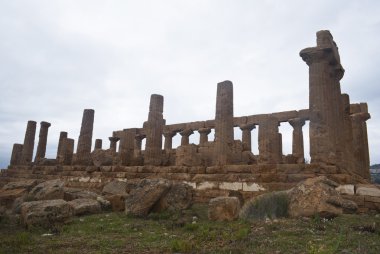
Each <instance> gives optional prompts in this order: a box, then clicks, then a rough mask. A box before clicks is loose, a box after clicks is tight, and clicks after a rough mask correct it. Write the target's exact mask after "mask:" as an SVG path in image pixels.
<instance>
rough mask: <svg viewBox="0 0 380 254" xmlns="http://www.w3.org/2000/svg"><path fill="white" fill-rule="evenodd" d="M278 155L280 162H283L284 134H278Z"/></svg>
mask: <svg viewBox="0 0 380 254" xmlns="http://www.w3.org/2000/svg"><path fill="white" fill-rule="evenodd" d="M278 154H279V158H280V162H281V161H282V134H281V133H278Z"/></svg>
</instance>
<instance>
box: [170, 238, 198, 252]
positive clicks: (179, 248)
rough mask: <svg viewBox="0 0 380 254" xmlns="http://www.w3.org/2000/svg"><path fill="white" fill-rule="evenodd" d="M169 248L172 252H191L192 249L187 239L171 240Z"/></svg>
mask: <svg viewBox="0 0 380 254" xmlns="http://www.w3.org/2000/svg"><path fill="white" fill-rule="evenodd" d="M170 247H171V250H172V251H173V252H185V253H186V252H191V251H192V249H193V248H192V245H191V243H190V242H188V241H184V240H177V239H176V240H173V241H172V242H171V243H170Z"/></svg>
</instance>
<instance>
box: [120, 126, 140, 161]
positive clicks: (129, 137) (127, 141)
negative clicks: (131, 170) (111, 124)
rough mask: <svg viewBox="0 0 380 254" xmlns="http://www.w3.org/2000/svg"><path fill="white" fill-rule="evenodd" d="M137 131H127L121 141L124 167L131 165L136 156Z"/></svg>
mask: <svg viewBox="0 0 380 254" xmlns="http://www.w3.org/2000/svg"><path fill="white" fill-rule="evenodd" d="M136 134H137V129H135V128H132V129H125V130H124V131H123V136H122V137H121V139H120V146H119V156H120V161H121V163H122V164H123V165H130V164H131V162H132V159H133V156H134V149H135V138H136Z"/></svg>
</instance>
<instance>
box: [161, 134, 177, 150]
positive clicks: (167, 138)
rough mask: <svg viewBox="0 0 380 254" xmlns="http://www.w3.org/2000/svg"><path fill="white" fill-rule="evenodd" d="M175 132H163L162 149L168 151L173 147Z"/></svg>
mask: <svg viewBox="0 0 380 254" xmlns="http://www.w3.org/2000/svg"><path fill="white" fill-rule="evenodd" d="M176 134H177V132H175V131H166V132H164V137H165V143H164V149H165V151H170V150H172V148H173V137H174V136H175V135H176Z"/></svg>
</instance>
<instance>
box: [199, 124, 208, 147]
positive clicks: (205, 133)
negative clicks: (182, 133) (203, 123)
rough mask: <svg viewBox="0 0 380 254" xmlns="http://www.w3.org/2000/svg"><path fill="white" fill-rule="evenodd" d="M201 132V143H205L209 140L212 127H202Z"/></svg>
mask: <svg viewBox="0 0 380 254" xmlns="http://www.w3.org/2000/svg"><path fill="white" fill-rule="evenodd" d="M198 132H199V144H200V145H203V144H205V143H207V142H208V134H210V133H211V129H210V128H201V129H199V130H198Z"/></svg>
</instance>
